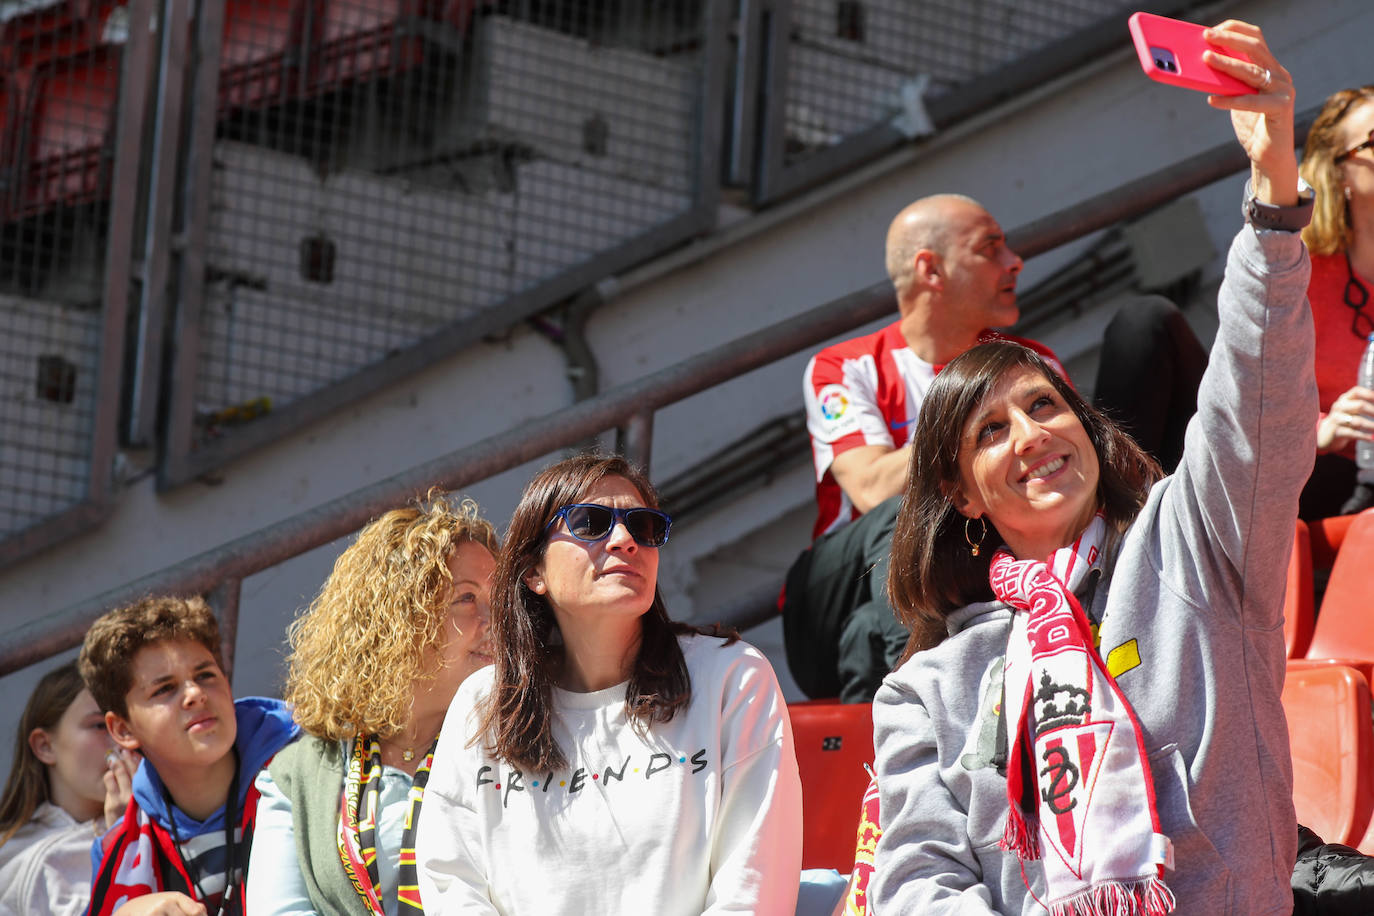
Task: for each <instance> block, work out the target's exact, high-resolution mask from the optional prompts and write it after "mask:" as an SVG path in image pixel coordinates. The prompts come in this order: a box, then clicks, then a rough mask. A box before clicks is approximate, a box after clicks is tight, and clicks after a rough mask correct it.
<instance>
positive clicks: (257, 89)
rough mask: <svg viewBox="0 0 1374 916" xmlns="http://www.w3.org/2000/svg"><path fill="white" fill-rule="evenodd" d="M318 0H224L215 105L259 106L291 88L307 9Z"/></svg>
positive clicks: (281, 97) (284, 95) (290, 91)
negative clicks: (217, 102) (216, 102)
mask: <svg viewBox="0 0 1374 916" xmlns="http://www.w3.org/2000/svg"><path fill="white" fill-rule="evenodd" d="M319 2H320V0H226V2H225V4H224V41H223V44H222V45H221V46H220V64H219V105H220V110H221V111H225V110H228V109H234V108H258V107H263V106H267V105H271V104H274V103H276V102H280V101H284V100H285V99H287V98H290V97H291V96H292V95H293V94H294V89H295V87H293V86H292V85H291V82H290V80H291V77H292V76H293V75H294V74H295V73H296V72H297V69H298V68H299V66H300V58H301V49H302V47H303V42H304V34H305V27H306V20H307V18H309V19H311V20H317V15H311V16H307V13H310V12H314V11H311V10H309V9H308V7H309V6H310V5H311V4H318V3H319Z"/></svg>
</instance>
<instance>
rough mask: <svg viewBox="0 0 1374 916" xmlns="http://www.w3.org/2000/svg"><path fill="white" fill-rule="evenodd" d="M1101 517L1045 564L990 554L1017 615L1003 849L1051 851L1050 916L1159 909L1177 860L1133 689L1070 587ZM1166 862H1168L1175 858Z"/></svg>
mask: <svg viewBox="0 0 1374 916" xmlns="http://www.w3.org/2000/svg"><path fill="white" fill-rule="evenodd" d="M1106 528H1107V526H1106V521H1105V519H1103V517H1102V516H1101V515H1098V516H1097V517H1096V518H1094V519H1093V521H1092V523H1091V524H1089V525H1088V528H1087V530H1086V531H1084V532H1083V534H1081V535H1080V536H1079V539H1078V540H1077V541H1075V542H1074V543H1073V544H1070V545H1069V546H1067V547H1063V548H1060V549H1059V550H1057V551H1055V552H1054V554H1053V555H1052V556H1051V557H1050V561H1049V562H1048V563H1040V562H1036V561H1029V560H1027V561H1021V560H1017V559H1016V558H1015V557H1013V556H1012V555H1011V554H1010V553H1009V552H1008V551H1007V550H1006V549H1005V548H1003V549H1001V550H999V551H998V552H997V554H996V556H994V557H993V560H992V566H991V569H990V573H989V579H990V581H991V584H992V591H993V594H994V595H996V596H997V597H998V598H999V599H1000V600H1002V601H1004V602H1006V603H1007V604H1009V605H1011V607H1012V608H1013V609H1014V610H1015V611H1017V612H1018V613H1016V614H1015V615H1014V617H1013V622H1012V629H1011V636H1010V638H1009V639H1008V641H1007V656H1006V669H1005V674H1004V684H1005V691H1006V709H1005V710H1004V713H1005V715H1006V721H1007V723H1008V729H1009V730H1010V729H1012V728H1014V729H1015V731H1009V735H1010V737H1011V740H1010V741H1009V744H1010V757H1009V759H1008V764H1007V797H1008V804H1009V809H1010V810H1009V811H1008V815H1007V829H1006V835H1005V837H1004V838H1003V840H1002V848H1004V849H1007V850H1009V851H1011V852H1013V853H1015V854H1016V855H1017V856H1018V857H1020V858H1021V859H1023V860H1026V859H1035V858H1040V857H1041V854H1042V853H1044V857H1043V858H1044V869H1045V880H1046V883H1047V885H1048V894H1047V896H1048V900H1047V901H1041V902H1042V903H1043V904H1044V905H1045V906H1046V907H1047V908H1048V909H1049V910H1050V912H1051V913H1052V914H1053V916H1106V914H1111V916H1163V914H1165V913H1169V912H1171V911H1172V910H1173V908H1174V897H1173V894H1172V893H1171V892H1170V891H1169V889H1168V887H1167V886H1165V884H1164V879H1163V874H1164V864H1165V863H1166V862H1169V860H1170V859H1171V857H1172V850H1171V848H1170V845H1169V839H1168V837H1165V836H1163V835H1162V834H1161V833H1160V832H1159V818H1158V815H1157V814H1156V813H1155V798H1154V782H1153V780H1152V779H1151V777H1150V765H1149V761H1148V760H1147V758H1146V754H1145V745H1144V742H1143V740H1142V738H1141V734H1140V726H1139V723H1137V722H1136V718H1135V712H1134V711H1133V710H1132V709H1131V704H1130V703H1129V702H1128V701H1127V699H1126V695H1125V694H1124V693H1123V692H1122V691H1121V688H1120V687H1118V686H1117V684H1116V681H1115V680H1114V679H1113V678H1112V676H1111V675H1110V674H1108V673H1107V670H1106V667H1105V666H1104V665H1103V664H1102V659H1101V657H1100V656H1099V655H1098V654H1097V651H1096V649H1094V648H1093V642H1092V635H1091V632H1090V631H1089V629H1088V621H1087V618H1086V617H1085V616H1084V614H1083V608H1082V607H1081V606H1080V605H1079V603H1078V599H1077V598H1075V597H1074V594H1073V590H1074V588H1076V587H1077V586H1078V585H1079V584H1080V583H1081V582H1082V581H1083V579H1084V577H1085V576H1086V575H1087V574H1088V571H1089V570H1090V569H1092V568H1093V566H1094V565H1096V563H1097V561H1098V559H1099V554H1100V551H1101V547H1102V542H1103V539H1104V537H1105V534H1106ZM1170 865H1172V863H1171V862H1170Z"/></svg>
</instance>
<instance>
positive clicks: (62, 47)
mask: <svg viewBox="0 0 1374 916" xmlns="http://www.w3.org/2000/svg"><path fill="white" fill-rule="evenodd" d="M118 2H119V0H64V2H59V3H52V4H48V5H46V6H38V7H33V8H32V9H28V10H25V11H23V12H20V13H17V14H16V15H14V16H11V17H10V18H9V19H7V20H5V22H4V23H0V64H3V66H4V68H5V69H6V70H10V71H19V72H21V73H22V72H26V71H29V70H31V69H32V68H33V67H34V66H36V65H37V64H40V63H42V62H43V61H45V60H51V59H52V58H54V57H69V56H71V55H72V54H74V53H76V52H78V51H81V50H84V49H87V48H92V47H95V46H96V45H98V44H100V40H101V33H102V32H103V31H104V28H105V20H106V19H107V18H108V17H109V15H110V12H111V11H112V10H113V9H114V8H115V6H117V5H118ZM21 82H24V81H23V80H22V79H21Z"/></svg>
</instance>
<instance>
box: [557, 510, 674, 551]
mask: <svg viewBox="0 0 1374 916" xmlns="http://www.w3.org/2000/svg"><path fill="white" fill-rule="evenodd" d="M560 518H561V519H562V520H563V524H564V525H565V526H567V529H568V533H569V534H571V535H572V536H573V537H575V538H577V539H578V540H579V541H587V542H589V543H590V542H594V541H600V540H602V539H603V538H606V537H609V536H610V533H611V530H612V529H613V528H615V526H616V523H617V522H619V523H620V524H622V525H624V526H625V530H626V531H628V532H630V537H632V538H634V539H635V543H636V544H638V545H639V546H640V547H662V546H663V545H664V544H666V543H668V529H669V528H671V527H673V520H672V519H671V518H669V517H668V514H667V513H666V512H660V511H658V510H657V509H645V508H634V509H617V508H615V507H614V506H598V505H597V504H596V503H573V504H571V505H568V506H564V507H563V508H561V509H559V510H558V511H557V512H555V513H554V514H553V518H551V519H549V523H548V524H547V525H545V526H544V530H545V531H548V530H549V529H550V528H552V527H553V526H554V523H555V522H557V521H558V520H559V519H560Z"/></svg>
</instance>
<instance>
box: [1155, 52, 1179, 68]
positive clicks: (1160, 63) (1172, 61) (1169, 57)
mask: <svg viewBox="0 0 1374 916" xmlns="http://www.w3.org/2000/svg"><path fill="white" fill-rule="evenodd" d="M1150 56H1151V57H1153V58H1154V62H1155V68H1156V69H1158V70H1163V71H1164V72H1165V73H1178V58H1176V57H1174V52H1172V51H1170V50H1168V49H1167V48H1150Z"/></svg>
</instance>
